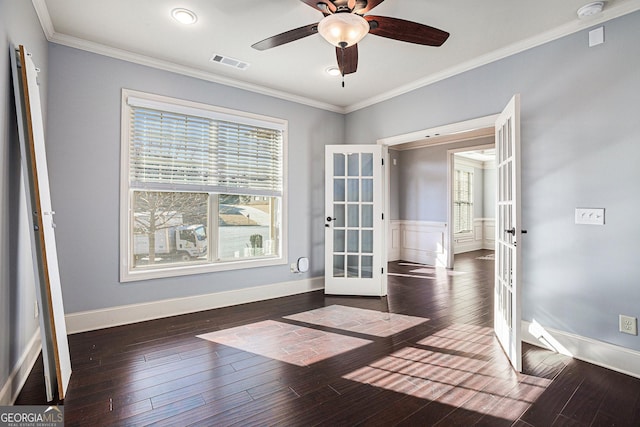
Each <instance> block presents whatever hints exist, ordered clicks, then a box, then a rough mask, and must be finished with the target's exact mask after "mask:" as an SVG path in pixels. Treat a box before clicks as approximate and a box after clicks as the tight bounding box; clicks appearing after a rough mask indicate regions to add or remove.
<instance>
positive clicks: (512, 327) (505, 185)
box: [494, 95, 523, 372]
mask: <svg viewBox="0 0 640 427" xmlns="http://www.w3.org/2000/svg"><path fill="white" fill-rule="evenodd" d="M496 168H497V179H496V181H497V187H498V192H497V210H496V253H495V258H496V261H495V293H494V329H495V333H496V336H497V337H498V341H499V342H500V345H501V346H502V348H503V349H504V352H505V354H506V355H507V357H508V358H509V360H510V361H511V364H512V365H513V367H514V369H515V370H517V371H518V372H521V371H522V341H521V339H522V338H521V332H520V320H521V313H522V303H521V300H522V280H521V277H522V270H521V250H522V245H521V242H520V237H521V235H522V233H523V230H522V223H521V213H520V95H515V96H514V97H513V98H512V99H511V101H509V104H508V105H507V107H506V108H505V109H504V111H503V112H502V114H500V116H499V117H498V119H497V120H496Z"/></svg>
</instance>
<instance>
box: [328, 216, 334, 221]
mask: <svg viewBox="0 0 640 427" xmlns="http://www.w3.org/2000/svg"><path fill="white" fill-rule="evenodd" d="M335 220H336V218H331V217H330V216H328V217H327V221H328V222H331V221H335Z"/></svg>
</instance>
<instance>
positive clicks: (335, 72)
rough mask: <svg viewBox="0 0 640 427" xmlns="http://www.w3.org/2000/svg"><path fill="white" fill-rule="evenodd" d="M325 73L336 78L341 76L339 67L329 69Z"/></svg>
mask: <svg viewBox="0 0 640 427" xmlns="http://www.w3.org/2000/svg"><path fill="white" fill-rule="evenodd" d="M325 71H326V72H327V74H329V75H330V76H334V77H335V76H339V75H340V69H339V68H338V67H329V68H327V69H326V70H325Z"/></svg>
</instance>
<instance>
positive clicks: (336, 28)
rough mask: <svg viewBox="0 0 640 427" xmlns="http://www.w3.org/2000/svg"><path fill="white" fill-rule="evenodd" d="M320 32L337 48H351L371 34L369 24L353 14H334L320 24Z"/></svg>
mask: <svg viewBox="0 0 640 427" xmlns="http://www.w3.org/2000/svg"><path fill="white" fill-rule="evenodd" d="M318 32H319V33H320V35H321V36H322V37H323V38H324V39H325V40H326V41H328V42H329V43H331V44H332V45H334V46H336V47H343V48H344V47H349V46H353V45H354V44H356V43H358V42H359V41H360V40H362V39H363V38H364V36H366V35H367V33H369V23H368V22H367V20H366V19H364V18H363V17H362V16H360V15H356V14H353V13H334V14H333V15H328V16H325V17H324V18H323V19H322V21H320V22H319V23H318Z"/></svg>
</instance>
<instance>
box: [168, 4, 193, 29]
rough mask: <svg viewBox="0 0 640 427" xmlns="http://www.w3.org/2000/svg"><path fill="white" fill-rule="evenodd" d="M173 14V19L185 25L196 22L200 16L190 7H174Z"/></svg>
mask: <svg viewBox="0 0 640 427" xmlns="http://www.w3.org/2000/svg"><path fill="white" fill-rule="evenodd" d="M171 16H173V19H175V20H176V21H178V22H179V23H181V24H185V25H191V24H195V23H196V21H197V20H198V17H197V16H196V14H195V13H193V12H192V11H190V10H189V9H183V8H180V7H179V8H177V9H173V10H172V11H171Z"/></svg>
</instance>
